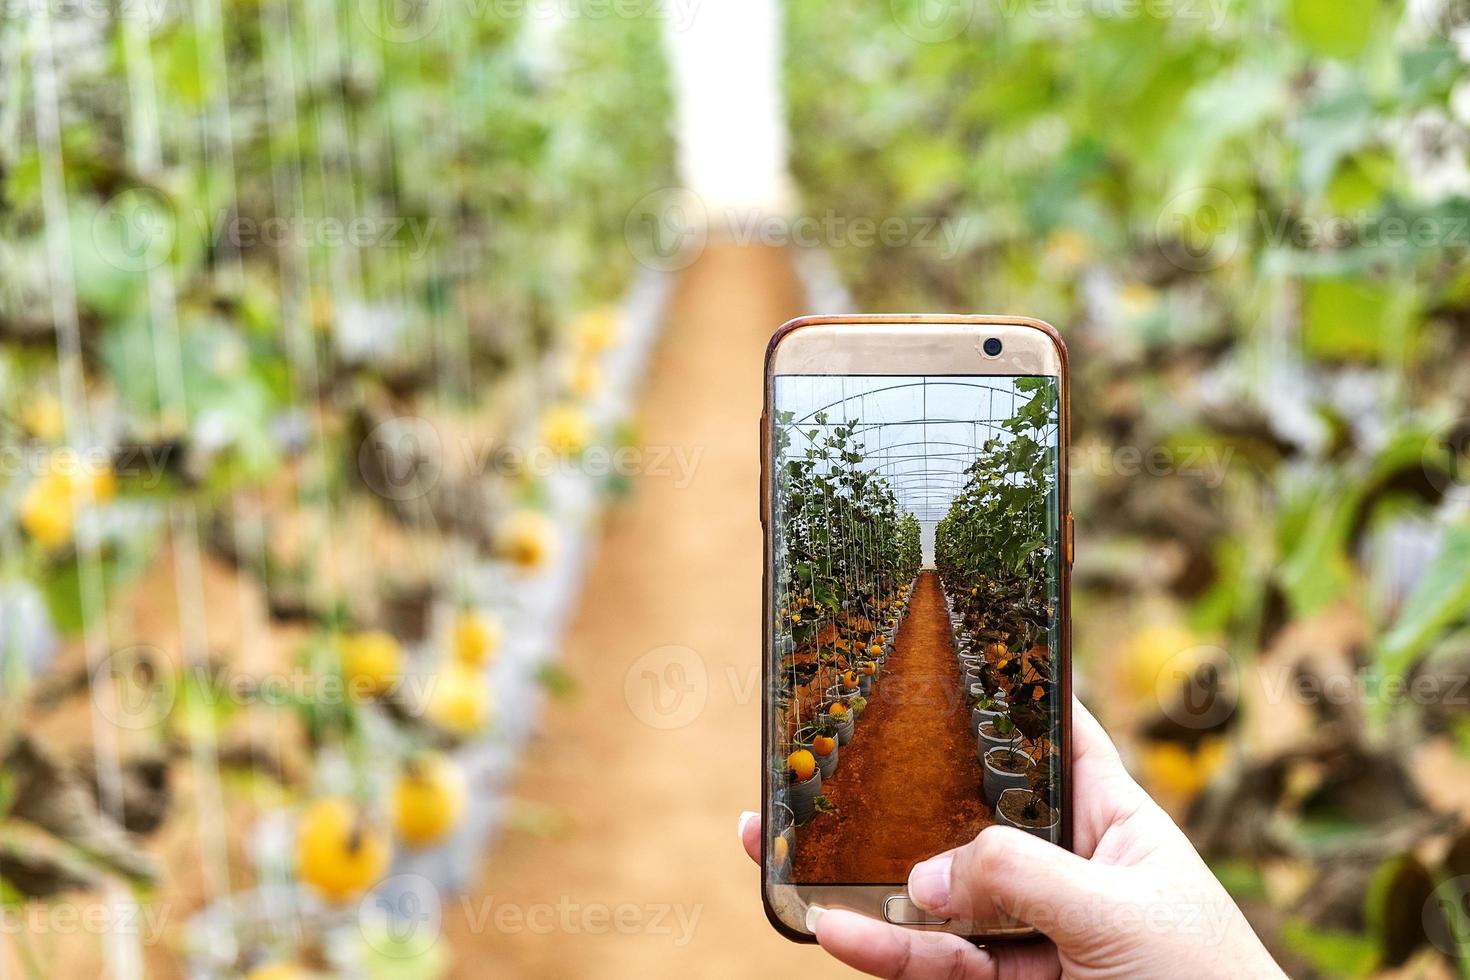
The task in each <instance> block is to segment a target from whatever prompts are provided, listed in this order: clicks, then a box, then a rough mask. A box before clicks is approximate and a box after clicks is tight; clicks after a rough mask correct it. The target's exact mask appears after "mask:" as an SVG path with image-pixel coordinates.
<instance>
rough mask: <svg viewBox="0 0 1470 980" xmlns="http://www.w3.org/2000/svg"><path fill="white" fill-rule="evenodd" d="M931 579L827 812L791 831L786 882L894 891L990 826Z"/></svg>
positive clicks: (846, 755)
mask: <svg viewBox="0 0 1470 980" xmlns="http://www.w3.org/2000/svg"><path fill="white" fill-rule="evenodd" d="M959 679H960V670H959V661H958V660H956V659H955V655H954V646H953V644H952V642H951V640H950V636H949V620H948V618H947V617H946V616H945V612H944V598H943V594H942V593H941V591H940V587H939V577H938V575H936V574H935V573H934V572H922V573H920V575H919V583H918V586H917V587H916V588H915V589H914V597H913V601H912V603H910V605H909V613H908V615H907V616H905V617H904V621H903V623H902V624H901V625H900V626H899V629H898V640H897V645H896V649H895V650H894V653H893V656H891V657H889V658H888V663H887V664H886V665H885V667H884V670H883V676H882V678H881V679H880V680H879V682H878V686H877V688H876V689H875V691H874V696H873V697H870V698H869V699H868V708H867V710H866V711H864V712H863V716H862V718H861V719H859V720H858V723H857V734H856V735H855V736H854V738H853V740H852V741H851V742H850V743H848V744H847V745H845V746H843V748H842V755H841V759H840V761H839V763H838V765H837V772H836V774H835V775H834V776H833V777H832V779H831V780H824V781H823V783H822V792H823V794H824V795H825V796H826V797H827V799H828V800H830V801H831V803H832V804H833V806H835V807H836V812H834V813H825V814H820V815H818V816H817V818H816V819H814V820H813V821H812V822H811V823H809V824H808V825H806V826H805V827H800V828H798V829H797V831H796V857H795V862H796V863H795V868H794V875H795V880H797V881H802V882H846V883H874V884H896V883H900V882H903V881H906V880H907V879H908V874H909V869H910V868H912V867H913V866H914V865H915V864H916V863H918V862H919V861H922V860H923V859H924V858H926V857H930V856H931V855H934V854H937V853H939V852H940V851H944V850H948V849H949V848H951V847H958V846H959V845H961V844H963V843H965V842H966V841H968V840H970V839H971V838H972V837H974V836H975V835H976V834H977V833H979V832H980V830H981V829H982V828H984V827H985V826H987V825H988V824H989V823H990V808H989V807H987V806H986V805H985V803H984V801H982V800H981V799H980V783H981V779H982V776H983V773H982V772H981V769H980V761H979V759H977V758H976V756H975V738H974V736H973V735H971V734H970V732H969V721H970V708H969V705H967V704H966V703H965V699H964V698H963V697H961V696H960V693H959Z"/></svg>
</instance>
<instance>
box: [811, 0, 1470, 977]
mask: <svg viewBox="0 0 1470 980" xmlns="http://www.w3.org/2000/svg"><path fill="white" fill-rule="evenodd" d="M1202 11H1203V8H1202V7H1199V6H1193V5H1187V4H1179V5H1174V6H1173V7H1170V8H1168V9H1165V8H1152V9H1147V8H1143V7H1134V8H1131V9H1129V10H1123V9H1121V8H1118V7H1116V6H1115V5H1081V6H1078V7H1072V8H1067V9H1063V8H1062V7H1059V6H1055V5H1037V4H1020V5H1015V4H1012V5H1006V4H993V5H992V4H978V5H959V6H958V7H951V8H950V9H949V10H948V11H945V12H941V14H940V15H939V16H933V15H932V14H933V11H932V10H928V9H926V5H925V4H924V3H922V0H912V2H909V0H905V2H900V3H896V4H892V5H887V6H883V5H878V6H874V5H867V4H861V3H850V2H848V3H836V4H833V3H824V2H818V0H793V2H792V3H790V4H788V6H787V27H788V33H789V38H788V43H787V45H786V46H785V51H786V76H787V85H786V91H787V97H788V104H789V110H790V113H789V117H790V133H791V138H792V144H793V154H792V159H793V170H794V173H795V176H796V179H797V182H798V184H799V185H800V188H801V192H802V194H803V197H804V205H803V208H804V210H805V211H806V212H807V213H809V214H824V213H835V214H837V215H840V216H843V217H846V218H851V217H854V216H865V217H869V218H872V219H875V220H881V219H890V218H898V219H901V220H902V219H908V220H910V221H912V222H914V227H915V228H916V229H917V228H924V227H930V228H932V227H938V228H940V229H941V230H944V231H947V232H948V233H949V235H948V238H947V239H946V241H947V242H948V243H949V244H951V246H952V247H950V248H948V249H946V248H939V247H933V243H932V240H931V241H929V242H928V243H927V244H926V242H925V240H923V239H914V240H904V239H903V238H902V236H893V237H891V238H890V240H889V241H887V242H884V243H877V244H874V245H872V246H871V247H867V248H859V247H846V246H844V247H838V248H834V249H833V257H834V260H835V261H836V263H837V265H838V267H839V269H840V270H841V272H842V274H843V277H844V279H845V280H846V282H847V283H848V284H849V286H850V288H851V290H852V291H853V292H854V293H855V294H856V297H857V299H856V302H855V305H856V306H858V307H860V308H865V309H873V310H893V311H909V310H914V309H935V310H949V311H956V312H974V311H975V310H988V311H1009V312H1015V313H1025V314H1031V315H1036V316H1040V317H1043V318H1045V319H1047V320H1049V321H1051V322H1053V323H1054V324H1056V325H1057V326H1059V327H1060V328H1061V330H1062V331H1063V333H1064V335H1065V337H1066V340H1067V343H1068V346H1069V348H1070V350H1071V353H1072V364H1073V366H1074V370H1075V375H1074V377H1073V388H1072V394H1073V402H1074V409H1075V410H1074V412H1073V418H1074V419H1075V424H1074V427H1073V431H1072V436H1073V441H1074V454H1073V457H1072V466H1071V473H1072V475H1073V508H1074V510H1075V512H1076V515H1077V525H1078V529H1079V530H1078V541H1079V547H1078V561H1077V566H1076V571H1075V580H1074V581H1075V609H1076V611H1077V621H1076V631H1075V636H1076V638H1077V641H1076V644H1075V649H1076V654H1077V665H1078V689H1079V691H1082V692H1083V694H1084V696H1086V697H1089V699H1090V701H1091V704H1092V706H1093V708H1094V710H1095V711H1097V712H1098V713H1099V715H1100V717H1101V719H1102V721H1103V722H1104V724H1105V725H1107V726H1108V728H1109V730H1110V731H1112V732H1114V733H1115V734H1116V735H1117V736H1118V737H1119V739H1120V741H1121V742H1122V747H1123V749H1124V753H1125V757H1126V758H1127V759H1128V760H1129V761H1130V764H1131V765H1132V767H1133V768H1134V769H1135V771H1136V772H1137V773H1138V774H1139V776H1140V777H1141V778H1142V779H1143V780H1144V781H1145V783H1146V784H1147V785H1148V788H1149V789H1150V790H1151V791H1152V792H1153V793H1154V794H1155V795H1156V796H1157V797H1158V798H1159V799H1160V800H1161V801H1163V802H1164V803H1165V805H1166V806H1168V807H1170V809H1171V810H1172V811H1173V812H1174V813H1175V815H1176V816H1177V817H1178V818H1179V819H1180V820H1181V821H1182V822H1183V823H1184V824H1185V825H1186V827H1187V829H1188V830H1189V831H1190V833H1191V834H1192V836H1193V838H1194V840H1195V841H1196V843H1197V844H1198V845H1199V846H1200V848H1201V850H1202V851H1203V852H1204V853H1205V854H1206V857H1207V858H1208V859H1209V860H1210V861H1211V862H1212V864H1213V866H1214V867H1215V868H1216V869H1217V871H1218V872H1219V873H1220V875H1221V877H1222V879H1223V880H1225V882H1226V883H1227V885H1228V886H1229V887H1230V889H1231V890H1232V892H1233V893H1234V894H1235V896H1236V898H1237V899H1238V900H1239V901H1240V903H1241V905H1242V907H1243V908H1245V910H1246V912H1247V914H1248V915H1249V916H1250V918H1251V919H1252V922H1253V924H1254V925H1255V926H1256V928H1257V930H1258V931H1259V932H1260V933H1261V934H1262V935H1263V936H1264V937H1265V939H1266V941H1267V943H1268V945H1270V947H1271V949H1272V951H1273V953H1274V954H1276V955H1277V957H1278V959H1279V960H1280V961H1281V962H1282V963H1283V964H1284V965H1285V966H1286V968H1287V970H1288V972H1289V973H1291V974H1292V975H1293V976H1363V975H1370V974H1375V973H1379V972H1382V971H1388V970H1394V969H1397V968H1402V969H1405V970H1407V971H1409V972H1413V971H1415V970H1440V971H1442V970H1443V969H1445V968H1446V967H1445V963H1444V962H1442V961H1446V960H1447V961H1449V962H1450V963H1451V964H1452V965H1451V966H1450V967H1449V968H1450V969H1457V970H1459V971H1460V972H1461V973H1462V974H1463V973H1464V972H1465V970H1466V966H1465V964H1466V963H1467V962H1470V955H1467V946H1466V944H1465V942H1464V939H1465V937H1466V936H1467V935H1470V933H1466V932H1465V931H1464V929H1463V925H1464V921H1465V920H1464V917H1463V915H1458V917H1457V913H1454V911H1453V909H1454V908H1455V906H1456V905H1457V901H1456V900H1455V895H1456V894H1457V893H1456V892H1455V891H1454V887H1455V886H1454V884H1453V882H1454V881H1455V879H1456V877H1457V876H1458V875H1460V874H1464V873H1465V870H1464V869H1465V865H1464V862H1463V855H1464V854H1465V853H1466V851H1465V841H1466V840H1467V839H1470V832H1467V826H1466V823H1467V820H1466V818H1467V814H1466V813H1465V812H1464V811H1463V809H1462V808H1460V807H1458V806H1457V805H1456V804H1455V803H1454V802H1453V801H1450V800H1448V799H1446V797H1445V794H1444V793H1443V792H1442V790H1443V788H1444V787H1445V786H1448V785H1452V784H1455V783H1456V782H1457V781H1461V782H1462V781H1463V780H1464V778H1465V775H1466V773H1467V772H1470V766H1467V763H1466V757H1467V751H1466V746H1467V745H1470V713H1467V711H1466V710H1465V707H1464V704H1463V702H1462V701H1456V700H1455V699H1454V698H1450V697H1448V696H1447V695H1448V692H1451V691H1453V690H1454V689H1455V687H1456V686H1457V685H1458V680H1459V679H1460V678H1462V677H1463V676H1464V671H1465V668H1466V665H1467V664H1470V647H1467V642H1466V641H1467V635H1470V634H1467V631H1466V630H1467V626H1470V618H1467V616H1470V612H1467V610H1470V603H1467V602H1466V596H1467V594H1470V564H1467V563H1466V561H1465V560H1464V556H1465V554H1466V547H1467V542H1470V530H1467V528H1470V510H1467V506H1470V504H1467V501H1470V493H1467V482H1466V473H1467V472H1470V470H1467V468H1466V467H1467V463H1470V458H1467V449H1470V442H1467V440H1466V435H1467V431H1470V430H1467V425H1466V422H1465V419H1466V418H1467V417H1470V334H1467V332H1466V329H1465V324H1466V321H1467V316H1470V288H1467V287H1470V279H1467V276H1466V268H1467V265H1466V262H1465V258H1466V253H1467V248H1470V241H1467V239H1466V236H1465V235H1464V233H1463V229H1464V228H1465V227H1466V219H1467V217H1470V165H1467V146H1470V115H1467V109H1466V106H1467V101H1466V98H1467V93H1470V73H1467V60H1470V59H1467V57H1466V54H1465V48H1464V45H1463V36H1464V31H1465V29H1466V21H1465V17H1464V15H1465V8H1464V7H1463V5H1461V4H1456V3H1434V2H1431V3H1413V4H1388V5H1384V4H1377V3H1371V2H1362V3H1352V4H1348V5H1345V4H1343V3H1340V2H1336V0H1245V2H1241V3H1235V4H1231V5H1227V6H1226V7H1222V8H1220V9H1219V10H1218V11H1216V12H1215V13H1214V15H1212V16H1203V15H1202ZM853 50H861V51H862V52H864V56H863V57H862V58H852V57H850V52H851V51H853ZM838 244H839V245H840V244H841V243H838ZM953 598H954V599H955V601H956V604H957V606H960V607H963V606H964V604H965V603H966V601H967V595H966V593H965V591H964V590H963V589H957V590H955V591H954V593H953ZM1251 678H1259V679H1260V680H1261V681H1262V683H1247V680H1248V679H1251ZM1334 684H1341V685H1342V687H1341V689H1342V690H1346V691H1349V692H1351V694H1350V696H1349V697H1346V698H1331V697H1324V696H1322V695H1321V694H1320V692H1321V691H1323V690H1324V689H1326V688H1330V687H1331V686H1332V685H1334ZM1414 684H1419V685H1421V688H1420V689H1421V690H1423V691H1427V692H1429V693H1428V695H1426V696H1417V697H1409V696H1394V695H1393V694H1392V693H1390V692H1392V691H1394V690H1403V689H1407V687H1408V686H1410V685H1414ZM1299 686H1303V687H1304V689H1305V690H1306V691H1307V692H1308V693H1306V694H1303V695H1302V696H1297V695H1295V694H1286V695H1283V694H1282V693H1280V692H1281V691H1283V690H1288V691H1292V692H1295V691H1297V690H1298V687H1299ZM1312 691H1316V692H1319V693H1317V694H1315V695H1314V694H1312V693H1310V692H1312ZM1447 856H1448V857H1447ZM1437 889H1448V892H1437V891H1436V890H1437ZM1442 894H1443V895H1448V897H1449V899H1450V900H1449V901H1448V902H1441V901H1440V900H1439V896H1441V895H1442ZM1365 896H1366V897H1365ZM1421 908H1422V909H1423V911H1424V915H1423V916H1422V917H1421V916H1420V915H1419V911H1420V910H1421ZM1444 909H1450V910H1451V912H1450V913H1449V915H1450V923H1449V924H1450V925H1454V924H1455V923H1458V925H1459V930H1458V931H1456V930H1455V929H1451V928H1445V921H1444V915H1445V913H1444ZM1396 910H1408V911H1406V912H1405V913H1404V915H1402V916H1398V915H1396V914H1395V913H1396ZM1421 919H1422V921H1421ZM1434 935H1438V936H1440V937H1441V938H1440V940H1435V939H1434V938H1433V937H1434ZM1447 935H1448V936H1452V937H1457V938H1454V940H1453V941H1448V942H1447V941H1443V937H1444V936H1447Z"/></svg>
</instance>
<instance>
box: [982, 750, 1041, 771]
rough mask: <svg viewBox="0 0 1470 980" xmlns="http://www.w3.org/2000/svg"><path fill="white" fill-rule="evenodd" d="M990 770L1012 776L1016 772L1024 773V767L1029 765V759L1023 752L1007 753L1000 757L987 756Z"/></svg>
mask: <svg viewBox="0 0 1470 980" xmlns="http://www.w3.org/2000/svg"><path fill="white" fill-rule="evenodd" d="M988 758H989V759H990V768H992V769H994V770H995V771H996V772H1003V773H1008V774H1010V775H1012V776H1014V775H1015V774H1016V773H1018V772H1025V771H1026V767H1027V766H1029V765H1030V764H1031V759H1030V757H1029V756H1027V755H1026V754H1025V753H1024V752H1014V751H1012V752H1007V753H1003V754H1001V755H994V756H988Z"/></svg>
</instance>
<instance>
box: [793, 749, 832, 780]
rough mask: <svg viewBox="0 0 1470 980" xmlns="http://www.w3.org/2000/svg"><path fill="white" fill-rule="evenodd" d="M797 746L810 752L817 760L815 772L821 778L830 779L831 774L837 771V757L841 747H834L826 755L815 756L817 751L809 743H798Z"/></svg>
mask: <svg viewBox="0 0 1470 980" xmlns="http://www.w3.org/2000/svg"><path fill="white" fill-rule="evenodd" d="M797 744H798V745H800V746H801V747H802V748H804V749H806V750H807V751H808V752H810V753H811V754H812V756H813V757H814V758H815V759H816V760H817V772H819V773H821V774H822V778H823V779H831V778H832V774H833V773H835V772H836V771H837V755H838V752H839V751H840V748H841V747H840V746H839V745H834V746H832V751H831V752H828V753H827V754H826V755H817V750H816V749H814V748H812V743H811V742H798V743H797Z"/></svg>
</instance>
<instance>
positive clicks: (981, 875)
mask: <svg viewBox="0 0 1470 980" xmlns="http://www.w3.org/2000/svg"><path fill="white" fill-rule="evenodd" d="M1115 873H1116V871H1115V869H1113V868H1110V867H1107V866H1105V865H1097V864H1092V863H1090V862H1088V861H1086V860H1084V859H1083V858H1080V857H1078V856H1077V855H1075V854H1073V853H1072V852H1070V851H1067V850H1063V849H1062V848H1060V847H1057V846H1056V845H1055V844H1051V843H1049V842H1047V841H1044V840H1041V839H1040V838H1038V837H1033V836H1032V835H1030V834H1028V833H1026V832H1025V831H1021V830H1017V829H1015V828H1014V827H999V826H997V827H987V828H985V829H984V830H982V831H981V832H980V833H979V834H978V835H977V836H976V837H975V839H974V840H973V841H971V842H970V843H968V844H966V845H965V846H963V847H958V848H955V849H954V850H952V851H947V852H945V853H944V854H940V855H938V856H936V857H932V858H930V859H929V860H927V861H925V862H923V863H922V864H918V865H916V866H915V867H914V869H913V871H911V872H909V882H908V890H909V898H911V899H913V901H914V902H915V903H916V904H918V905H919V906H921V907H922V908H925V909H928V910H929V911H930V912H933V913H936V914H939V915H945V916H948V917H950V918H953V919H965V920H970V921H974V922H976V923H977V924H978V925H977V928H979V929H981V930H983V929H984V928H985V927H986V926H1017V925H1023V926H1030V927H1031V928H1033V929H1036V930H1038V931H1040V932H1042V933H1045V934H1046V935H1047V936H1049V937H1051V938H1052V939H1053V940H1055V941H1056V942H1057V944H1058V945H1061V946H1066V945H1067V944H1068V943H1071V942H1076V941H1078V940H1079V939H1082V938H1085V935H1084V934H1085V933H1086V920H1087V918H1088V916H1087V915H1086V914H1085V913H1086V912H1087V911H1088V910H1090V909H1097V908H1100V907H1102V904H1103V903H1104V901H1105V900H1106V899H1107V898H1108V897H1109V895H1110V894H1111V892H1112V891H1114V890H1115V889H1111V888H1110V887H1109V886H1110V884H1111V883H1112V879H1111V876H1112V875H1114V874H1115Z"/></svg>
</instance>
